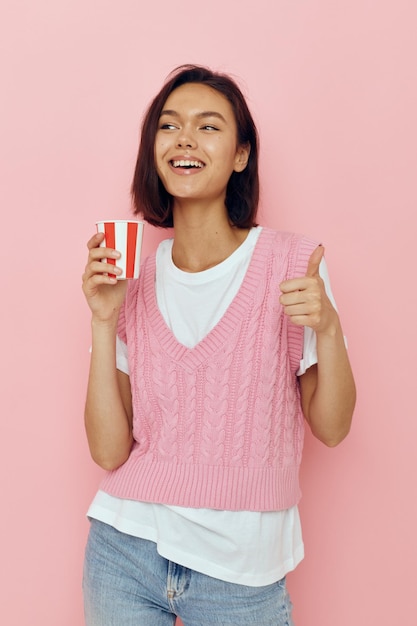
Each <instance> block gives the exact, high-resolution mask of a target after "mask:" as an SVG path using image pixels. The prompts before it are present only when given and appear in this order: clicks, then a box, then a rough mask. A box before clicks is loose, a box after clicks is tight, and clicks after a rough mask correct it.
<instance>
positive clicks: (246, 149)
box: [233, 143, 250, 172]
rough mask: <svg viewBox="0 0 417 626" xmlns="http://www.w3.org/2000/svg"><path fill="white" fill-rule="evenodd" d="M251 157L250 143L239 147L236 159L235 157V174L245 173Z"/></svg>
mask: <svg viewBox="0 0 417 626" xmlns="http://www.w3.org/2000/svg"><path fill="white" fill-rule="evenodd" d="M249 155H250V144H249V143H245V144H242V145H240V146H238V147H237V150H236V157H235V166H234V168H233V169H234V171H235V172H243V170H244V169H245V167H246V166H247V164H248V161H249Z"/></svg>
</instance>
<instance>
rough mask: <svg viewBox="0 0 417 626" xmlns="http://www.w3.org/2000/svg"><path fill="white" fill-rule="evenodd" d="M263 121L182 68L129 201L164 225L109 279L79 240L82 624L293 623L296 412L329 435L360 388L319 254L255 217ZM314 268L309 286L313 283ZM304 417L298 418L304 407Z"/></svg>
mask: <svg viewBox="0 0 417 626" xmlns="http://www.w3.org/2000/svg"><path fill="white" fill-rule="evenodd" d="M258 193H259V185H258V145H257V132H256V128H255V125H254V122H253V119H252V117H251V114H250V112H249V110H248V107H247V105H246V102H245V99H244V97H243V96H242V94H241V92H240V90H239V88H238V87H237V85H236V84H235V82H234V81H233V80H231V79H230V77H228V76H226V75H223V74H219V73H215V72H212V71H210V70H208V69H207V68H203V67H199V66H183V67H180V68H178V69H177V70H176V71H175V72H174V73H173V75H172V76H171V77H170V79H169V80H168V82H167V83H166V84H165V85H164V86H163V88H162V89H161V91H160V92H159V94H158V95H157V96H156V98H155V99H154V100H153V102H152V103H151V105H150V107H149V109H148V112H147V114H146V116H145V119H144V122H143V127H142V137H141V144H140V148H139V154H138V159H137V164H136V171H135V176H134V180H133V185H132V195H133V199H134V204H135V212H136V213H138V214H141V215H143V217H144V219H145V220H147V221H148V222H149V223H151V224H154V225H157V226H161V227H164V228H167V227H171V226H173V227H174V237H173V239H167V240H165V241H163V242H162V243H161V244H160V246H159V247H158V250H157V251H156V253H155V254H153V255H150V256H149V257H148V258H147V259H145V261H144V262H143V264H142V267H141V273H140V277H139V279H138V280H137V281H131V282H130V284H127V281H117V280H116V279H115V278H114V277H113V278H112V277H111V276H110V275H109V274H108V272H111V273H113V274H114V272H116V273H117V269H116V270H114V266H111V267H110V266H109V265H106V264H105V263H102V262H101V261H102V259H104V258H115V259H116V260H117V258H118V257H119V253H118V252H117V251H114V250H111V249H107V248H103V247H100V244H101V243H102V240H103V235H101V234H97V235H95V236H94V237H92V238H91V240H90V241H89V243H88V248H89V258H88V263H87V266H86V270H85V273H84V276H83V290H84V294H85V296H86V299H87V302H88V304H89V306H90V308H91V311H92V355H91V369H90V376H89V382H88V391H87V400H86V411H85V421H86V431H87V436H88V441H89V445H90V450H91V454H92V457H93V459H94V460H95V461H96V462H97V463H98V464H99V465H100V466H101V467H103V468H104V469H106V470H109V471H108V473H107V474H106V476H105V478H104V480H103V482H102V485H101V489H100V491H99V492H98V494H97V496H96V498H95V499H94V502H93V503H92V505H91V507H90V509H89V512H88V515H89V518H90V519H91V529H90V535H89V540H88V545H87V551H86V562H85V572H84V595H85V612H86V622H87V625H88V626H98V625H100V626H110V625H115V624H117V625H120V626H128V625H133V624H141V625H145V626H147V625H149V626H150V625H152V626H159V625H161V626H162V625H165V624H173V623H174V621H175V619H176V616H177V615H179V616H180V617H181V619H182V620H183V623H184V625H185V626H206V625H207V626H209V625H211V624H234V625H236V624H247V625H249V624H254V623H256V624H258V626H267V625H291V624H292V623H293V622H292V618H291V602H290V599H289V597H288V593H287V591H286V587H285V577H286V574H287V573H288V572H289V571H291V570H293V569H294V568H295V567H296V565H297V564H298V563H299V562H300V560H301V559H302V558H303V544H302V537H301V528H300V522H299V517H298V509H297V503H298V501H299V498H300V490H299V484H298V468H299V464H300V460H301V450H302V443H303V423H304V418H305V420H306V421H307V422H308V424H309V426H310V428H311V430H312V432H313V433H314V435H315V436H316V437H318V438H319V439H320V440H321V441H323V442H324V443H325V444H327V445H329V446H334V445H337V444H338V443H339V442H340V441H341V440H342V439H343V438H344V437H345V436H346V434H347V433H348V431H349V428H350V423H351V418H352V413H353V408H354V403H355V387H354V381H353V377H352V373H351V369H350V365H349V361H348V357H347V353H346V349H345V344H344V339H343V333H342V329H341V326H340V321H339V317H338V314H337V311H336V309H335V306H334V303H333V300H332V296H331V292H330V288H329V285H328V278H327V274H326V267H325V262H324V259H323V253H324V250H323V247H322V246H318V245H317V244H316V243H314V242H312V241H310V240H309V239H307V238H305V237H300V236H298V235H294V234H291V233H281V232H276V231H273V230H271V229H268V228H261V227H259V226H257V225H256V212H257V206H258ZM320 274H322V276H323V278H324V280H323V278H322V277H321V275H320ZM303 416H304V417H303Z"/></svg>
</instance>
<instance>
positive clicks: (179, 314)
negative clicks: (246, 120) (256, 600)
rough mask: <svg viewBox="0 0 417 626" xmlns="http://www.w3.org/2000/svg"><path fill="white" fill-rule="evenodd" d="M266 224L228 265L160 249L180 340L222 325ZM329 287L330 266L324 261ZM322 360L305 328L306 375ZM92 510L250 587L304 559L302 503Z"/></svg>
mask: <svg viewBox="0 0 417 626" xmlns="http://www.w3.org/2000/svg"><path fill="white" fill-rule="evenodd" d="M261 230H262V229H261V227H257V228H252V229H251V231H250V232H249V234H248V236H247V238H246V240H245V241H244V242H243V243H242V244H241V246H239V248H238V249H237V250H235V252H234V253H233V254H232V255H231V256H229V257H228V258H227V259H226V260H225V261H223V262H222V263H220V264H218V265H216V266H214V267H212V268H210V269H208V270H205V271H203V272H196V273H189V272H183V271H182V270H180V269H178V268H177V267H176V266H175V265H174V263H173V261H172V254H171V251H172V243H173V240H172V239H167V240H164V241H163V242H162V243H161V244H160V245H159V247H158V250H157V254H156V293H157V301H158V307H159V309H160V311H161V314H162V316H163V317H164V319H165V322H166V324H167V325H168V326H169V328H170V329H171V331H172V332H173V334H174V335H175V337H176V339H177V340H178V341H179V342H180V343H182V344H184V345H186V346H187V347H189V348H192V347H193V346H195V345H196V344H197V343H198V342H200V341H201V340H202V339H203V338H204V337H205V336H206V335H207V334H208V333H209V332H210V330H211V329H212V328H213V327H214V326H215V325H216V324H217V323H218V322H219V320H220V319H221V317H222V316H223V315H224V313H225V311H226V309H227V308H228V306H229V305H230V303H231V301H232V300H233V298H234V296H235V295H236V293H237V291H238V290H239V287H240V285H241V283H242V280H243V277H244V276H245V273H246V270H247V268H248V265H249V263H250V259H251V256H252V252H253V249H254V247H255V244H256V241H257V239H258V236H259V234H260V232H261ZM320 275H321V276H322V278H323V280H324V282H325V286H326V292H327V294H328V295H329V297H330V298H331V300H332V302H333V303H334V299H333V296H332V294H331V290H330V285H329V279H328V274H327V268H326V264H325V262H324V261H322V263H321V265H320ZM314 363H317V352H316V337H315V334H314V332H313V331H312V330H311V329H310V328H305V332H304V349H303V358H302V360H301V362H300V369H299V370H298V372H297V373H298V375H301V374H303V373H304V372H305V371H306V369H308V367H310V366H311V365H313V364H314ZM117 368H118V369H119V370H121V371H122V372H125V373H126V374H129V366H128V358H127V346H126V344H125V343H123V342H122V341H121V340H120V339H119V338H117ZM87 515H88V516H89V517H92V518H95V519H98V520H100V521H102V522H105V523H107V524H110V525H112V526H114V527H115V528H117V529H118V530H120V531H121V532H125V533H127V534H130V535H133V536H137V537H141V538H143V539H148V540H150V541H154V542H155V543H156V545H157V550H158V552H159V554H161V556H163V557H165V558H166V559H169V560H171V561H175V562H176V563H179V564H180V565H183V566H184V567H188V568H190V569H194V570H196V571H199V572H202V573H204V574H207V575H208V576H212V577H214V578H218V579H221V580H225V581H228V582H232V583H238V584H244V585H249V586H262V585H268V584H271V583H273V582H275V581H277V580H280V579H281V578H282V577H283V576H285V575H286V574H287V573H288V572H289V571H291V570H293V569H294V568H295V567H296V566H297V565H298V563H299V562H300V561H301V560H302V558H303V556H304V546H303V541H302V535H301V525H300V518H299V513H298V507H297V506H294V507H292V508H290V509H286V510H284V511H268V512H253V511H219V510H213V509H193V508H186V507H178V506H167V505H164V504H154V503H149V502H137V501H134V500H127V499H122V498H116V497H114V496H110V495H108V494H106V493H105V492H103V491H99V492H98V493H97V495H96V497H95V498H94V500H93V502H92V504H91V506H90V508H89V510H88V513H87Z"/></svg>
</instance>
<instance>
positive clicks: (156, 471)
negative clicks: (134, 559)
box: [100, 453, 301, 511]
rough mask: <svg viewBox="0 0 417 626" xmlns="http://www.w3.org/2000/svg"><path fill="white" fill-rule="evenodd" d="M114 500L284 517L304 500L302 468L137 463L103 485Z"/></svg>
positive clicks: (130, 463)
mask: <svg viewBox="0 0 417 626" xmlns="http://www.w3.org/2000/svg"><path fill="white" fill-rule="evenodd" d="M100 488H101V489H102V490H103V491H105V492H106V493H109V494H110V495H113V496H117V497H119V498H128V499H130V500H139V501H142V502H160V503H164V504H168V505H176V506H185V507H192V508H209V509H220V510H229V511H239V510H242V511H280V510H284V509H287V508H290V507H291V506H294V505H295V504H297V503H298V502H299V500H300V497H301V492H300V487H299V481H298V468H297V467H289V468H282V469H279V468H276V467H274V468H259V469H258V468H242V467H239V468H230V467H218V466H201V465H200V466H195V465H186V464H175V463H169V462H166V463H165V462H161V461H152V460H149V459H143V458H142V457H140V458H138V457H136V456H135V455H134V453H133V454H132V456H131V457H130V458H129V459H128V461H127V462H126V463H125V464H124V465H122V466H121V467H119V468H118V469H117V470H115V471H113V472H109V473H108V474H107V475H106V476H105V477H104V479H103V481H102V483H101V486H100Z"/></svg>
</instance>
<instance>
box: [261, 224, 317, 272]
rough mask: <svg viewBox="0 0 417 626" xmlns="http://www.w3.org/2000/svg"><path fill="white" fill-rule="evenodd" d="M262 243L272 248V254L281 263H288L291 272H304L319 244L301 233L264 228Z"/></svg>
mask: <svg viewBox="0 0 417 626" xmlns="http://www.w3.org/2000/svg"><path fill="white" fill-rule="evenodd" d="M260 241H261V242H263V244H264V245H266V246H268V247H270V250H271V253H272V254H273V256H274V257H276V258H277V259H278V260H279V261H280V262H281V263H282V262H284V261H287V262H288V264H289V266H290V267H289V270H290V271H300V272H302V271H303V269H304V267H307V265H308V259H309V258H310V255H311V253H312V252H313V250H314V249H315V248H317V246H318V245H319V242H318V241H316V240H314V239H312V238H310V237H308V236H306V235H303V234H301V233H295V232H290V231H283V230H274V229H273V228H268V227H266V226H264V227H263V228H262V233H261V237H260ZM295 275H296V274H295Z"/></svg>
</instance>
